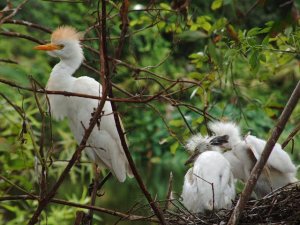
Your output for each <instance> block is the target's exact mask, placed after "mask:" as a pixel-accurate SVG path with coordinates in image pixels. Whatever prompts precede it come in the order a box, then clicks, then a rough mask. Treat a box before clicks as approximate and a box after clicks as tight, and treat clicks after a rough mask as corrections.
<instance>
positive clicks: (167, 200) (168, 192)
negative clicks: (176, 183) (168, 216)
mask: <svg viewBox="0 0 300 225" xmlns="http://www.w3.org/2000/svg"><path fill="white" fill-rule="evenodd" d="M172 188H173V173H172V172H170V177H169V182H168V189H167V190H168V191H167V195H166V203H165V208H164V210H167V209H169V208H170V201H171V197H172Z"/></svg>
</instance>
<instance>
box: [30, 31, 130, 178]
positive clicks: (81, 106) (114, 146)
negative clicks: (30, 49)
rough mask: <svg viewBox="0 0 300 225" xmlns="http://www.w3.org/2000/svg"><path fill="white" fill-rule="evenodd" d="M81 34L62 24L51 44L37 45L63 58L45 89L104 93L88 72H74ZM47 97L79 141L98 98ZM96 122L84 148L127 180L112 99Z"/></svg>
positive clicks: (79, 59)
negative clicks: (65, 119) (87, 74)
mask: <svg viewBox="0 0 300 225" xmlns="http://www.w3.org/2000/svg"><path fill="white" fill-rule="evenodd" d="M80 37H81V35H80V33H78V32H77V31H76V30H75V29H74V28H72V27H69V26H62V27H59V28H57V29H56V30H55V31H54V32H53V33H52V35H51V43H50V44H46V45H39V46H36V47H35V49H36V50H44V51H47V52H48V53H49V55H51V56H53V57H58V58H60V62H59V63H58V64H56V65H55V66H54V68H53V69H52V72H51V74H50V78H49V80H48V83H47V87H46V89H47V90H52V91H68V92H75V93H80V94H88V95H94V96H100V97H101V93H102V86H101V84H99V83H98V82H97V81H96V80H94V79H93V78H90V77H87V76H82V77H79V78H75V77H73V76H72V75H73V74H74V72H75V71H76V70H77V69H78V68H79V66H80V65H81V63H82V61H83V59H84V55H83V51H82V48H81V45H80ZM48 98H49V102H50V108H51V114H52V116H53V117H54V118H56V119H58V120H59V119H63V118H67V119H68V122H69V126H70V129H71V131H72V133H73V134H74V136H75V139H76V141H77V142H78V143H80V141H81V140H82V138H83V135H84V133H85V129H86V128H88V127H89V124H90V119H91V118H92V115H93V113H94V111H95V110H96V108H97V107H98V104H99V100H96V99H89V98H80V97H74V96H72V97H66V96H62V95H48ZM97 125H98V126H96V127H95V128H94V129H93V131H92V133H91V135H90V137H89V139H88V140H87V143H86V145H87V147H85V149H84V151H85V152H86V153H87V155H88V157H89V158H90V159H91V160H92V161H93V162H95V163H96V164H97V165H98V166H99V167H106V168H109V169H110V170H111V171H112V173H113V174H114V175H115V176H116V178H117V179H118V180H119V181H120V182H124V181H125V179H126V174H127V175H131V170H130V168H129V164H128V161H127V158H126V156H125V153H124V149H123V148H122V145H121V141H120V137H119V134H118V131H117V128H116V124H115V120H114V117H113V111H112V107H111V103H110V102H106V103H105V105H104V107H103V115H102V116H101V118H99V123H98V124H97Z"/></svg>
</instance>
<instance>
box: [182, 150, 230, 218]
mask: <svg viewBox="0 0 300 225" xmlns="http://www.w3.org/2000/svg"><path fill="white" fill-rule="evenodd" d="M199 154H200V152H199ZM199 154H198V157H197V159H196V160H195V163H194V166H193V167H192V168H190V169H189V170H188V172H187V173H186V175H185V177H184V184H183V190H182V195H181V197H182V203H183V205H184V206H185V207H186V208H187V209H188V210H189V211H190V212H193V213H199V212H205V211H211V210H214V209H221V208H230V207H231V205H232V200H233V199H234V198H235V185H234V179H233V175H232V172H231V169H230V164H229V162H228V161H227V160H226V159H225V157H224V156H223V155H222V154H221V153H219V152H216V151H205V152H203V153H201V154H200V155H199Z"/></svg>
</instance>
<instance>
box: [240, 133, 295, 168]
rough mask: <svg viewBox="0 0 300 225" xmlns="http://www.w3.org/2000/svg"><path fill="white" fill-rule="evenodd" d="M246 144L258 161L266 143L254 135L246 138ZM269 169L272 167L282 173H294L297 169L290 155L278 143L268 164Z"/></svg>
mask: <svg viewBox="0 0 300 225" xmlns="http://www.w3.org/2000/svg"><path fill="white" fill-rule="evenodd" d="M245 141H246V143H247V144H248V145H249V147H250V149H251V150H252V152H253V154H254V155H255V158H256V159H257V160H258V159H259V158H260V156H261V154H262V152H263V150H264V147H265V145H266V141H265V140H262V139H259V138H257V137H255V136H253V135H248V136H247V137H246V138H245ZM267 166H268V167H272V168H274V169H276V170H278V171H280V172H282V173H294V172H295V171H296V167H295V165H294V164H293V162H292V160H291V159H290V157H289V155H288V154H287V153H286V152H285V151H284V150H283V149H282V148H281V145H280V144H278V143H276V144H275V146H274V148H273V150H272V152H271V155H270V157H269V159H268V162H267Z"/></svg>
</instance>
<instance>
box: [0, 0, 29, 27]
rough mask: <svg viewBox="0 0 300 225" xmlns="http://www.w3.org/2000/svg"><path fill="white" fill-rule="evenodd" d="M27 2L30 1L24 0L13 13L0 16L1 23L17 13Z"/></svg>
mask: <svg viewBox="0 0 300 225" xmlns="http://www.w3.org/2000/svg"><path fill="white" fill-rule="evenodd" d="M26 2H28V0H24V1H23V2H21V3H20V4H19V5H18V6H17V7H16V8H15V9H13V10H12V13H11V14H9V15H7V16H6V17H3V18H0V24H2V23H4V22H5V21H6V20H8V19H10V18H12V17H13V16H14V15H16V14H17V12H18V11H19V10H20V9H21V8H22V6H23V5H24V4H26Z"/></svg>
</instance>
